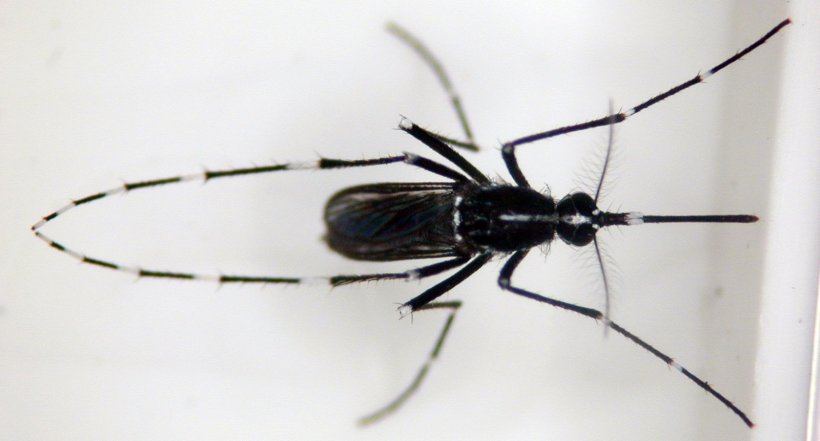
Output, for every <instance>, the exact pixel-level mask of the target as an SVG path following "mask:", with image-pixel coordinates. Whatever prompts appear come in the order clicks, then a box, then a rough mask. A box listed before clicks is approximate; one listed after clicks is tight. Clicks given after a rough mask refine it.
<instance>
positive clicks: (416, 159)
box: [31, 153, 468, 231]
mask: <svg viewBox="0 0 820 441" xmlns="http://www.w3.org/2000/svg"><path fill="white" fill-rule="evenodd" d="M394 163H405V164H408V165H412V166H414V167H419V168H421V169H423V170H427V171H429V172H431V173H435V174H437V175H439V176H443V177H445V178H449V179H452V180H454V181H457V182H463V181H467V180H468V179H467V177H465V176H464V175H462V174H461V173H459V172H457V171H455V170H453V169H451V168H449V167H447V166H445V165H443V164H439V163H438V162H435V161H433V160H430V159H427V158H424V157H421V156H418V155H414V154H410V153H405V154H403V155H400V156H386V157H383V158H373V159H359V160H346V159H331V158H322V159H319V160H318V161H311V162H291V163H284V164H273V165H263V166H256V167H245V168H232V169H225V170H206V171H204V172H202V173H196V174H190V175H179V176H172V177H167V178H160V179H151V180H147V181H139V182H126V183H124V184H122V185H121V186H119V187H115V188H112V189H109V190H106V191H101V192H98V193H94V194H91V195H88V196H85V197H82V198H80V199H75V200H73V201H71V202H70V203H68V204H67V205H65V206H63V207H62V208H60V209H59V210H57V211H54V212H52V213H50V214H48V215H46V216H43V217H42V218H41V219H40V220H39V221H38V222H37V223H35V224H34V225H33V226H32V227H31V229H32V231H37V230H39V229H40V228H42V227H43V225H45V224H47V223H48V222H50V221H52V220H54V219H55V218H56V217H58V216H61V215H63V214H64V213H66V212H67V211H70V210H72V209H74V208H75V207H78V206H80V205H86V204H89V203H91V202H94V201H98V200H100V199H104V198H108V197H111V196H115V195H119V194H124V193H128V192H131V191H134V190H141V189H146V188H156V187H162V186H167V185H173V184H181V183H184V182H193V181H201V182H208V181H211V180H213V179H219V178H228V177H236V176H247V175H255V174H262V173H273V172H279V171H288V170H329V169H337V168H353V167H372V166H377V165H387V164H394Z"/></svg>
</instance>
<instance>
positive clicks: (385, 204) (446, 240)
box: [325, 183, 462, 261]
mask: <svg viewBox="0 0 820 441" xmlns="http://www.w3.org/2000/svg"><path fill="white" fill-rule="evenodd" d="M454 204H455V194H454V192H453V184H447V183H400V184H399V183H392V184H370V185H361V186H357V187H351V188H347V189H344V190H342V191H340V192H338V193H336V194H335V195H333V197H331V198H330V200H329V201H328V203H327V205H326V206H325V223H326V224H327V229H328V232H327V237H326V239H327V242H328V244H329V245H330V247H331V248H332V249H333V250H335V251H337V252H338V253H340V254H342V255H344V256H347V257H350V258H352V259H357V260H371V261H387V260H404V259H419V258H433V257H447V256H457V255H461V254H462V253H459V252H458V251H457V250H456V245H457V241H456V239H455V234H454V231H453V213H454Z"/></svg>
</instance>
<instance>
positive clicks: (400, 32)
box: [387, 22, 478, 151]
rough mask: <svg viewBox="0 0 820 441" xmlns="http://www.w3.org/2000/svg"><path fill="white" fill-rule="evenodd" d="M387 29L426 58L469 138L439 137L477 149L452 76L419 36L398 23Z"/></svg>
mask: <svg viewBox="0 0 820 441" xmlns="http://www.w3.org/2000/svg"><path fill="white" fill-rule="evenodd" d="M387 31H388V32H390V33H391V34H393V35H395V36H396V37H397V38H398V39H399V40H401V41H402V42H403V43H404V44H406V45H408V46H410V48H411V49H413V51H415V52H416V54H418V56H419V57H421V59H422V60H424V62H425V63H426V64H427V65H428V66H429V67H430V69H432V70H433V73H435V75H436V78H438V81H439V83H441V86H442V87H443V88H444V91H445V92H447V95H448V96H449V97H450V103H451V104H452V105H453V110H455V112H456V116H457V117H458V121H459V123H461V128H462V130H464V136H465V137H466V138H467V141H466V142H465V141H458V140H455V139H450V138H445V137H443V136H438V138H439V139H441V140H442V141H444V142H446V143H448V144H452V145H456V146H459V147H462V148H465V149H468V150H473V151H477V150H478V146H477V145H476V144H475V139H473V131H472V130H471V129H470V124H469V123H468V122H467V115H466V114H465V113H464V108H463V107H462V106H461V98H460V97H459V96H458V93H457V92H456V90H455V88H453V83H452V82H450V78H449V77H448V76H447V73H446V72H445V71H444V67H443V66H442V65H441V63H440V62H439V61H438V60H437V59H436V57H434V56H433V54H432V53H431V52H430V50H429V49H427V47H426V46H424V44H423V43H422V42H421V41H419V39H418V38H416V37H414V36H413V35H412V34H411V33H410V32H408V31H407V30H406V29H404V28H403V27H401V26H399V25H398V24H396V23H393V22H390V23H388V24H387Z"/></svg>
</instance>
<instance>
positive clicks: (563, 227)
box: [558, 224, 597, 247]
mask: <svg viewBox="0 0 820 441" xmlns="http://www.w3.org/2000/svg"><path fill="white" fill-rule="evenodd" d="M596 232H597V230H596V229H595V228H593V227H592V225H589V224H586V225H569V224H559V225H558V235H559V236H561V239H563V240H564V242H566V243H568V244H570V245H574V246H576V247H582V246H585V245H589V243H590V242H592V240H593V239H595V233H596Z"/></svg>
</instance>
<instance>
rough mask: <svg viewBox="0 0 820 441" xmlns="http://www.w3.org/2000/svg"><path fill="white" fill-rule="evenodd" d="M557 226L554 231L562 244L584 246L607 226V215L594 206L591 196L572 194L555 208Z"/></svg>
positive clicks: (579, 193) (565, 197)
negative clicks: (562, 241) (561, 240)
mask: <svg viewBox="0 0 820 441" xmlns="http://www.w3.org/2000/svg"><path fill="white" fill-rule="evenodd" d="M556 210H557V212H558V225H557V227H556V231H557V232H558V235H559V236H560V237H561V239H563V240H564V242H566V243H568V244H570V245H575V246H579V247H580V246H584V245H587V244H588V243H590V242H592V240H593V239H595V233H597V232H598V230H599V229H600V228H601V227H603V226H606V225H608V223H607V219H606V217H607V213H604V212H602V211H601V210H599V209H598V206H597V205H595V200H594V199H592V196H590V195H588V194H586V193H581V192H578V193H572V194H568V195H566V196H564V197H563V198H562V199H561V200H560V201H558V205H557V206H556Z"/></svg>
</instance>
